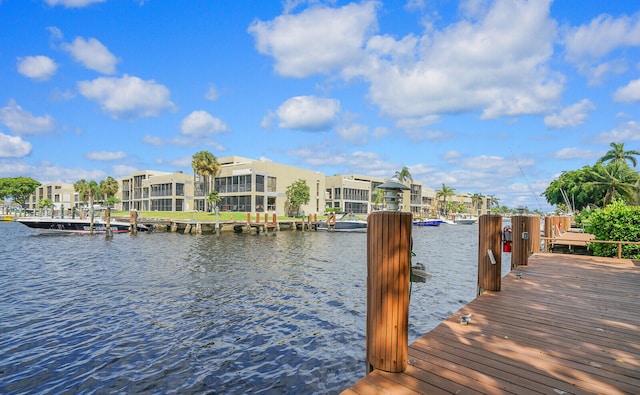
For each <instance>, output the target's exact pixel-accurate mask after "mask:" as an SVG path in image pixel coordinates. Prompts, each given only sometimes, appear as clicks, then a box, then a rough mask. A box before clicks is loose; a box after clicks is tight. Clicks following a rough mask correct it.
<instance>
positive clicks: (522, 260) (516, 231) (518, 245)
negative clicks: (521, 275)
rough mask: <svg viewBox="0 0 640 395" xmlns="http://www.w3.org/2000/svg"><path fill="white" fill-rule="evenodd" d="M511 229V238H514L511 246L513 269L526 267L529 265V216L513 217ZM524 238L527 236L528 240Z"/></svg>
mask: <svg viewBox="0 0 640 395" xmlns="http://www.w3.org/2000/svg"><path fill="white" fill-rule="evenodd" d="M511 229H512V232H511V237H512V238H513V242H512V244H511V245H512V250H511V268H512V269H513V268H516V267H517V266H526V265H528V264H529V238H528V237H529V236H528V234H529V229H528V228H527V216H526V215H514V216H512V217H511ZM525 232H526V233H525ZM523 236H527V238H526V239H525V238H523Z"/></svg>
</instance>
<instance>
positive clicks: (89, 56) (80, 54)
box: [62, 37, 118, 74]
mask: <svg viewBox="0 0 640 395" xmlns="http://www.w3.org/2000/svg"><path fill="white" fill-rule="evenodd" d="M62 48H63V49H64V50H66V51H67V52H69V53H70V54H71V56H73V58H74V59H75V60H76V61H77V62H80V63H82V64H83V65H84V66H85V67H86V68H88V69H90V70H94V71H97V72H100V73H103V74H114V73H115V72H116V64H117V63H118V59H117V58H116V57H115V56H114V55H113V54H112V53H111V52H110V51H109V49H108V48H107V47H105V46H104V45H103V44H102V43H101V42H100V41H98V40H96V39H95V38H93V37H91V38H89V39H88V40H85V39H84V38H82V37H76V38H75V39H74V40H73V42H72V43H71V44H62Z"/></svg>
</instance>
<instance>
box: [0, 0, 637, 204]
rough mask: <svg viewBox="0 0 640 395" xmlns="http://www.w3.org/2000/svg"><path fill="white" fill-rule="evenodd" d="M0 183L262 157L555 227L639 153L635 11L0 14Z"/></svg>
mask: <svg viewBox="0 0 640 395" xmlns="http://www.w3.org/2000/svg"><path fill="white" fill-rule="evenodd" d="M0 15H1V17H2V24H1V25H0V177H16V176H25V177H32V178H35V179H37V180H39V181H41V182H69V183H73V182H75V181H77V180H78V179H81V178H85V179H94V180H96V181H99V180H101V179H104V178H105V177H107V176H113V177H116V178H118V177H122V176H125V175H128V174H130V173H131V172H133V171H136V170H144V169H150V170H160V171H176V170H182V171H185V172H189V173H191V172H192V170H191V157H192V155H193V154H194V153H195V152H197V151H200V150H208V151H210V152H212V153H213V154H214V155H216V156H217V157H222V156H227V155H238V156H244V157H249V158H254V159H266V160H271V161H274V162H279V163H285V164H290V165H293V166H298V167H304V168H309V169H314V170H318V171H322V172H324V173H325V174H327V175H333V174H364V175H370V176H378V177H391V176H392V175H393V174H394V173H395V172H396V171H397V170H400V169H401V168H402V167H403V166H407V167H408V168H409V170H410V172H411V174H412V176H413V178H414V180H418V181H421V182H422V183H423V185H425V186H427V187H430V188H433V189H439V188H441V186H442V184H443V183H444V184H446V185H447V186H449V187H452V188H455V191H456V192H458V193H465V192H469V193H482V194H485V195H495V196H497V197H498V198H499V199H500V202H501V204H505V205H507V206H510V207H516V206H518V205H526V206H528V207H529V208H531V209H542V210H548V209H549V207H548V205H547V204H546V201H545V199H544V197H541V196H540V193H541V192H542V191H544V189H545V188H546V187H547V186H548V185H549V183H550V182H551V181H552V180H553V179H554V178H556V177H558V176H559V174H560V173H561V172H562V171H565V170H575V169H578V168H581V167H582V166H585V165H592V164H594V163H595V161H596V160H597V159H598V158H599V157H601V156H602V155H603V154H604V153H605V152H606V151H607V150H608V149H609V144H610V143H611V142H616V143H625V148H626V149H628V150H630V149H635V150H640V3H638V2H637V1H635V0H634V1H631V0H629V1H622V0H616V1H606V2H605V1H600V0H582V1H580V2H575V1H571V0H558V1H554V2H551V1H545V0H535V1H529V2H527V1H518V0H499V1H488V0H469V1H459V2H454V1H449V0H422V1H421V0H408V1H384V2H382V1H380V2H369V1H364V2H346V1H301V0H288V1H282V2H278V1H262V0H252V1H177V0H164V1H160V0H146V1H145V0H0Z"/></svg>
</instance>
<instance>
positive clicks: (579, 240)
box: [541, 233, 640, 259]
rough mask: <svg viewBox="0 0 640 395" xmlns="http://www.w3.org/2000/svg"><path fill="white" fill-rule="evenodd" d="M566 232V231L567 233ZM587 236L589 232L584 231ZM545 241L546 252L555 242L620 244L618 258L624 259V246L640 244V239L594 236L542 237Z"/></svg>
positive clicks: (586, 244)
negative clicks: (605, 238)
mask: <svg viewBox="0 0 640 395" xmlns="http://www.w3.org/2000/svg"><path fill="white" fill-rule="evenodd" d="M565 234H566V233H565ZM583 234H584V235H587V236H593V235H589V234H587V233H583ZM541 239H542V240H543V241H544V252H549V247H550V245H553V244H561V245H569V246H585V247H587V248H588V247H589V244H591V243H602V244H617V245H618V256H617V258H618V259H622V246H623V245H629V244H636V245H638V244H640V241H622V240H595V239H593V238H573V239H571V238H565V237H541Z"/></svg>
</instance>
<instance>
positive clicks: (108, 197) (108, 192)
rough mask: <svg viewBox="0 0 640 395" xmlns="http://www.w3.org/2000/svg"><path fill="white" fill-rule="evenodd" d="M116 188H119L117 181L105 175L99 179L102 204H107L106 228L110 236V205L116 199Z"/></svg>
mask: <svg viewBox="0 0 640 395" xmlns="http://www.w3.org/2000/svg"><path fill="white" fill-rule="evenodd" d="M118 189H120V187H119V185H118V181H117V180H116V179H115V178H113V177H111V176H107V178H106V179H104V180H102V181H100V192H101V193H102V196H103V197H104V199H105V200H104V204H105V205H106V206H107V212H106V218H105V219H106V228H107V236H111V235H112V234H111V206H113V205H114V204H115V203H116V202H117V201H118V199H117V198H116V193H118Z"/></svg>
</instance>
